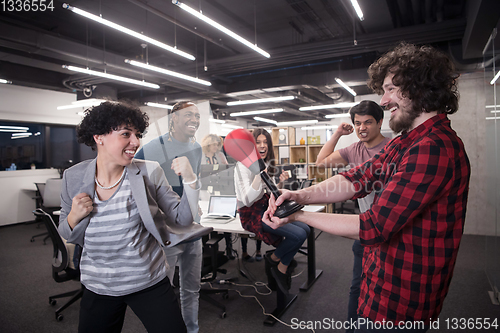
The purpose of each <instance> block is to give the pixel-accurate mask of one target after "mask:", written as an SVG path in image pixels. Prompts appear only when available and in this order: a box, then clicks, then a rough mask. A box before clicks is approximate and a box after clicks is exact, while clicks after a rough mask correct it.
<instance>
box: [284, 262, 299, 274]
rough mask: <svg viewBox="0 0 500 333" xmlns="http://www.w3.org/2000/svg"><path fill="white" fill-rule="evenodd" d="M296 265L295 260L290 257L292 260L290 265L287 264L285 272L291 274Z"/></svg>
mask: <svg viewBox="0 0 500 333" xmlns="http://www.w3.org/2000/svg"><path fill="white" fill-rule="evenodd" d="M296 267H297V260H295V259H292V261H291V262H290V265H288V268H287V270H286V273H287V274H290V275H292V274H293V271H295V268H296Z"/></svg>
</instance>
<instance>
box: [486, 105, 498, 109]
mask: <svg viewBox="0 0 500 333" xmlns="http://www.w3.org/2000/svg"><path fill="white" fill-rule="evenodd" d="M486 108H487V109H500V105H486Z"/></svg>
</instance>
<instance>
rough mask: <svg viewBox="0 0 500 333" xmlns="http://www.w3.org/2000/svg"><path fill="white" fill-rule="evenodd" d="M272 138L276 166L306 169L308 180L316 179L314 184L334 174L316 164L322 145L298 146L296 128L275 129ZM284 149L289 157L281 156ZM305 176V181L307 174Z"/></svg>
mask: <svg viewBox="0 0 500 333" xmlns="http://www.w3.org/2000/svg"><path fill="white" fill-rule="evenodd" d="M280 135H281V137H280ZM271 137H272V139H273V146H274V157H275V158H276V162H277V163H276V165H278V166H282V167H283V166H287V165H296V166H298V167H300V168H305V171H306V172H307V178H308V179H314V178H315V182H314V183H316V182H319V181H323V180H325V179H327V178H329V177H331V175H332V172H331V169H330V168H324V167H317V166H316V164H315V163H316V158H317V156H318V154H319V152H320V150H321V148H322V147H323V145H322V144H314V145H308V144H304V145H297V142H296V136H295V128H294V127H274V128H273V129H272V132H271ZM284 147H287V148H288V151H287V153H288V155H284V154H280V150H281V151H282V149H283V148H284ZM283 161H287V162H288V163H286V162H285V163H283ZM303 175H304V176H303V178H304V179H305V177H306V175H305V172H304V173H303Z"/></svg>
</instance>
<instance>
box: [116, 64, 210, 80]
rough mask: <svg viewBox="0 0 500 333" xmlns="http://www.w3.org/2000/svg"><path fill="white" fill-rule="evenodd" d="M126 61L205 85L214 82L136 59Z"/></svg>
mask: <svg viewBox="0 0 500 333" xmlns="http://www.w3.org/2000/svg"><path fill="white" fill-rule="evenodd" d="M125 62H126V63H127V64H131V65H133V66H137V67H141V68H145V69H149V70H151V71H155V72H158V73H163V74H166V75H170V76H175V77H177V78H179V79H183V80H187V81H191V82H194V83H198V84H202V85H205V86H211V85H212V83H210V82H209V81H205V80H201V79H198V78H195V77H192V76H189V75H184V74H181V73H177V72H174V71H170V70H168V69H165V68H161V67H156V66H152V65H150V64H145V63H143V62H139V61H135V60H130V59H125Z"/></svg>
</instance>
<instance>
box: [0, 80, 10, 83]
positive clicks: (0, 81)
mask: <svg viewBox="0 0 500 333" xmlns="http://www.w3.org/2000/svg"><path fill="white" fill-rule="evenodd" d="M0 83H5V84H11V83H12V81H9V80H5V79H0Z"/></svg>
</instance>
